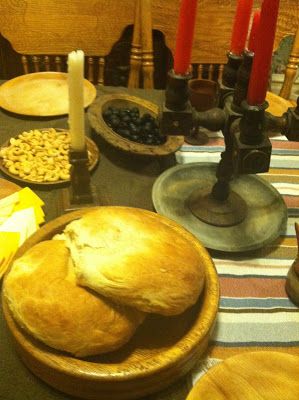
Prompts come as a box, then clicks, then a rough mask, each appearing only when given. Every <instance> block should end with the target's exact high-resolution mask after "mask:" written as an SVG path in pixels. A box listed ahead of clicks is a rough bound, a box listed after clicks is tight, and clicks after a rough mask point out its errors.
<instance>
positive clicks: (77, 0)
mask: <svg viewBox="0 0 299 400" xmlns="http://www.w3.org/2000/svg"><path fill="white" fill-rule="evenodd" d="M236 3H237V1H236V0H226V1H222V0H199V1H198V7H197V19H196V27H195V39H194V45H193V50H192V62H193V63H216V64H223V63H225V62H226V52H227V51H228V50H229V46H230V40H231V32H232V24H233V20H234V16H235V11H236ZM260 3H261V2H260V1H259V0H255V1H254V8H253V9H256V8H258V7H260ZM179 6H180V0H155V1H154V2H152V25H153V29H158V30H160V31H161V32H162V33H164V35H165V38H166V43H167V45H168V47H169V48H170V50H171V51H172V52H173V51H174V48H175V40H176V30H177V20H178V13H179ZM134 10H135V1H134V0H120V1H117V2H116V1H109V2H107V1H106V0H90V1H85V0H73V1H70V0H68V1H64V2H60V1H57V0H50V1H49V0H40V1H38V2H37V1H34V0H23V1H15V0H2V1H1V3H0V32H1V34H2V35H3V36H4V37H5V38H6V39H8V40H9V42H11V43H12V45H13V48H14V49H15V50H16V51H18V52H20V53H24V54H67V53H68V52H70V51H71V50H73V49H76V48H81V49H82V50H83V51H84V52H85V53H86V54H87V55H105V54H107V53H108V52H109V51H110V48H111V46H112V44H113V43H115V42H116V41H117V40H118V39H119V37H120V35H121V32H122V31H123V29H124V28H125V27H126V26H127V25H130V24H133V23H134ZM103 11H104V12H103ZM298 24H299V1H298V0H281V1H280V9H279V17H278V25H277V32H276V38H275V48H277V46H278V44H279V42H280V40H281V39H282V38H283V37H284V36H286V35H288V34H294V33H295V32H296V30H297V27H298Z"/></svg>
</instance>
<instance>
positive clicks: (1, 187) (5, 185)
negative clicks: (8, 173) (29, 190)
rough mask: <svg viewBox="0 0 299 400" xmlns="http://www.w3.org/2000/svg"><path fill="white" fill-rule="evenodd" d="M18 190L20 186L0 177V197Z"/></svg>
mask: <svg viewBox="0 0 299 400" xmlns="http://www.w3.org/2000/svg"><path fill="white" fill-rule="evenodd" d="M19 190H21V187H20V186H18V185H16V184H15V183H13V182H10V181H7V180H6V179H2V178H0V199H3V198H4V197H6V196H9V195H10V194H13V193H15V192H18V191H19Z"/></svg>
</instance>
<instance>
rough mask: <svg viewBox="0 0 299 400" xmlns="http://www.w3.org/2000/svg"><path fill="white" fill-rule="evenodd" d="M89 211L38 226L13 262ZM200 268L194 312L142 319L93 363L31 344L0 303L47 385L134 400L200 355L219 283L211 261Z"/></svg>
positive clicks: (29, 364)
mask: <svg viewBox="0 0 299 400" xmlns="http://www.w3.org/2000/svg"><path fill="white" fill-rule="evenodd" d="M89 210H90V209H85V210H78V211H74V212H71V213H68V214H65V215H63V216H61V217H59V218H57V219H55V220H53V221H51V222H49V223H48V224H46V225H44V226H43V227H42V228H41V229H39V230H38V231H37V232H36V233H35V234H34V235H33V236H31V237H30V238H29V239H27V241H26V242H25V243H24V245H23V246H22V247H21V248H20V249H19V251H18V253H17V254H16V258H17V257H19V256H21V255H22V254H24V252H25V251H26V250H27V249H29V248H30V247H32V246H33V245H34V244H36V243H38V242H40V241H42V240H47V239H50V238H52V236H53V235H55V234H56V233H59V232H61V231H62V230H63V228H64V227H65V225H66V224H67V223H69V222H70V221H72V220H74V219H76V218H79V217H80V216H81V215H83V214H84V213H85V212H87V211H89ZM203 251H204V252H205V251H206V250H205V249H204V248H203ZM205 268H206V281H205V282H206V284H205V288H204V291H203V293H202V295H201V297H200V299H199V301H198V303H197V304H196V305H195V306H193V307H192V308H190V309H189V310H187V311H186V312H185V313H183V314H181V315H179V316H176V317H162V316H155V315H150V316H148V318H147V319H146V321H145V322H144V323H143V325H141V326H140V327H139V329H138V330H137V332H136V334H135V335H134V337H133V338H132V339H131V341H130V342H129V343H128V344H127V345H125V346H123V347H122V348H121V349H120V350H118V351H115V352H112V353H109V354H106V355H101V356H98V357H89V358H86V359H77V358H74V357H71V356H68V355H66V354H64V353H62V352H59V351H55V350H53V349H51V348H49V347H47V346H45V345H43V344H42V343H40V342H38V341H36V340H34V339H33V338H32V337H30V336H29V335H27V334H26V333H24V332H23V331H22V330H21V329H20V328H19V326H18V325H17V324H16V323H15V322H14V320H13V319H12V317H11V315H10V312H9V310H8V307H7V305H6V304H5V300H4V299H3V300H4V301H3V309H4V315H5V319H6V321H7V324H8V328H9V330H10V331H11V333H12V335H13V337H14V339H15V344H16V348H17V351H18V353H19V355H20V357H21V359H22V360H23V362H24V363H25V365H26V366H27V367H28V368H29V369H30V370H31V371H32V372H33V373H34V374H35V375H37V376H38V377H39V378H41V379H42V380H44V381H45V382H47V383H48V384H49V385H51V386H53V387H55V388H57V389H59V390H60V391H62V392H65V393H67V394H70V395H75V396H77V397H82V398H85V399H101V400H108V399H109V400H123V399H133V398H138V397H142V396H145V395H148V394H150V393H154V392H156V391H159V390H160V389H163V388H165V387H167V386H168V385H169V384H171V383H172V382H174V381H175V380H177V379H178V378H180V377H182V376H183V375H185V374H186V373H187V372H188V371H189V370H190V369H191V368H192V367H193V366H194V364H195V362H196V361H197V360H198V359H199V357H200V355H201V354H202V353H203V352H204V351H205V350H206V348H207V346H208V341H209V337H210V334H211V331H212V328H213V326H214V321H215V318H216V314H217V310H218V302H219V283H218V276H217V273H216V270H215V267H214V264H213V262H212V260H211V261H210V262H209V263H207V264H206V265H205Z"/></svg>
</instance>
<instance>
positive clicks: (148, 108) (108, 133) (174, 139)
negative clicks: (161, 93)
mask: <svg viewBox="0 0 299 400" xmlns="http://www.w3.org/2000/svg"><path fill="white" fill-rule="evenodd" d="M108 107H120V108H130V107H138V108H139V110H140V114H141V115H142V114H144V113H149V114H151V115H152V116H154V117H156V116H157V115H158V111H159V109H158V106H157V105H156V104H154V103H151V102H150V101H147V100H144V99H141V98H139V97H135V96H129V95H127V94H121V93H119V94H108V95H103V96H100V97H98V98H97V99H96V100H95V101H94V102H93V103H92V105H91V106H90V107H89V109H88V112H87V115H88V119H89V122H90V125H91V126H92V128H93V129H94V130H95V131H96V132H97V133H98V134H99V135H101V136H102V137H103V138H104V139H105V140H106V141H107V142H108V143H110V144H111V145H112V146H115V147H117V148H119V149H121V150H124V151H126V152H129V153H134V154H141V155H146V156H163V155H167V154H171V153H174V152H175V151H176V150H178V149H179V147H180V146H181V145H182V144H183V143H184V137H183V136H167V140H166V142H165V143H163V144H161V145H148V144H142V143H137V142H133V141H131V140H129V139H126V138H124V137H122V136H120V135H119V134H118V133H116V132H115V131H114V130H113V129H111V128H110V127H109V126H108V125H107V124H106V122H105V121H104V119H103V116H102V113H103V111H105V110H106V109H107V108H108Z"/></svg>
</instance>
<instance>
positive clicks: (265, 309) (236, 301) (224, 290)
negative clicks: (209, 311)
mask: <svg viewBox="0 0 299 400" xmlns="http://www.w3.org/2000/svg"><path fill="white" fill-rule="evenodd" d="M209 136H210V140H209V142H208V144H207V145H204V146H192V145H189V144H184V145H183V146H182V147H181V148H180V150H179V151H178V152H177V153H176V159H177V162H178V163H189V162H215V163H218V162H219V160H220V153H221V151H223V149H224V141H223V136H222V134H221V133H216V134H215V133H209ZM271 141H272V145H273V149H272V158H271V166H270V170H269V172H268V173H265V174H260V176H261V177H263V178H264V179H266V180H267V181H268V182H270V183H271V184H272V185H273V186H274V187H275V188H276V189H277V190H278V191H279V192H280V193H281V195H282V196H283V198H284V201H285V203H286V205H287V207H288V224H287V229H286V232H285V233H284V235H282V236H281V237H279V238H278V239H277V240H276V241H275V242H274V243H271V244H270V245H268V246H266V247H264V248H262V249H259V250H255V251H252V252H250V253H246V254H240V253H238V254H235V253H230V254H228V253H220V252H211V255H212V257H213V260H214V262H215V265H216V269H217V272H218V274H219V280H220V291H221V298H220V307H219V313H218V316H217V320H216V326H215V330H214V333H213V336H212V338H211V345H210V347H209V352H208V357H210V358H211V359H224V358H227V357H230V356H232V355H235V354H238V353H240V352H243V351H254V350H265V349H266V350H278V351H284V352H288V353H291V354H297V355H299V309H298V307H296V306H295V305H294V304H293V303H292V302H291V301H290V300H289V299H288V297H287V294H286V292H285V279H286V275H287V272H288V270H289V268H290V266H291V264H292V262H293V260H294V258H295V257H296V254H297V241H296V237H295V229H294V223H295V221H297V222H299V143H295V142H288V141H287V140H285V138H284V137H282V136H276V137H273V138H271Z"/></svg>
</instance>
